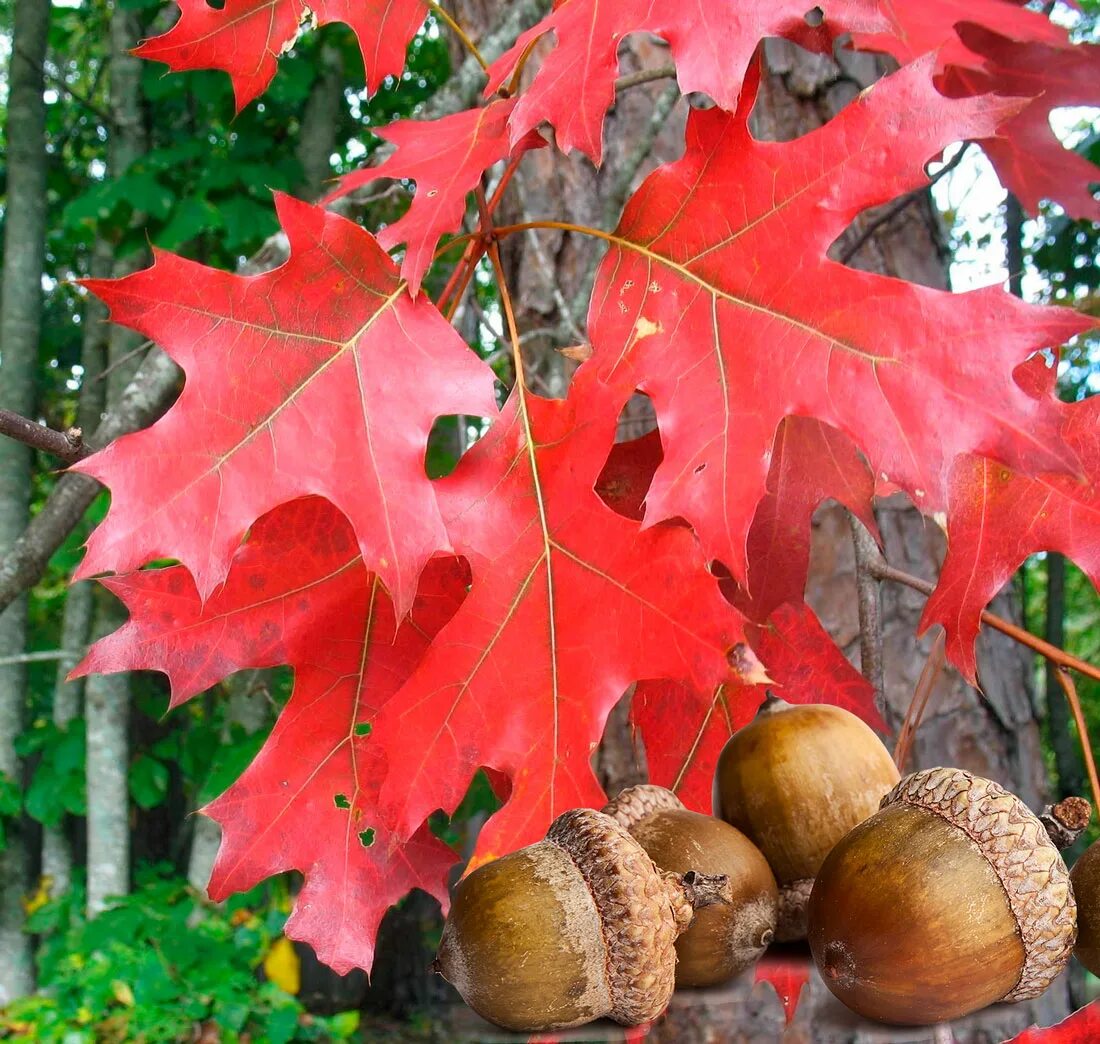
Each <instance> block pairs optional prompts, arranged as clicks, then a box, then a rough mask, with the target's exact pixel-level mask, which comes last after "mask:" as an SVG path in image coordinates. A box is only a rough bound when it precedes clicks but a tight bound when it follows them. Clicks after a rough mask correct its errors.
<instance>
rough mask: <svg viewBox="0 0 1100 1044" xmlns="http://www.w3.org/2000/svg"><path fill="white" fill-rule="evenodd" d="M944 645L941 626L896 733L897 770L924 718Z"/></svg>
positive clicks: (903, 764)
mask: <svg viewBox="0 0 1100 1044" xmlns="http://www.w3.org/2000/svg"><path fill="white" fill-rule="evenodd" d="M945 645H946V639H945V634H944V631H943V628H940V629H939V634H937V635H936V643H935V645H933V646H932V651H931V652H930V653H929V654H928V659H927V660H925V661H924V667H923V668H922V669H921V672H920V678H919V679H918V680H917V687H916V689H914V690H913V699H912V701H911V702H910V704H909V710H908V711H907V712H906V714H905V721H904V722H902V726H901V731H900V732H899V733H898V742H897V745H896V746H895V747H894V764H895V765H897V767H898V771H899V772H902V773H904V772H905V763H906V762H907V761H908V760H909V752H910V751H911V750H912V748H913V737H914V736H915V735H916V734H917V729H919V728H920V726H921V722H922V721H923V720H924V715H925V712H926V711H927V710H928V705H929V702H930V701H931V698H932V693H933V692H935V691H936V682H937V681H938V680H939V676H940V672H941V671H942V670H943V666H944V663H945V662H946V657H945V656H944V647H945Z"/></svg>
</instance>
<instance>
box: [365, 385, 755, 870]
mask: <svg viewBox="0 0 1100 1044" xmlns="http://www.w3.org/2000/svg"><path fill="white" fill-rule="evenodd" d="M590 376H591V375H586V374H585V372H584V370H583V369H582V370H581V371H579V372H578V374H577V376H576V377H575V378H574V380H573V384H572V387H571V388H570V394H569V398H568V399H566V400H549V399H541V398H536V397H532V396H530V395H529V394H528V393H523V392H513V395H512V398H511V399H510V400H509V402H508V404H507V405H506V407H505V409H504V411H503V415H502V416H501V418H500V419H499V420H498V421H497V422H496V423H495V424H494V425H493V427H492V428H491V429H490V430H489V433H488V434H487V435H486V436H485V437H484V438H483V439H482V440H481V441H480V442H478V443H477V444H476V445H475V446H474V448H473V449H472V450H471V451H470V452H469V453H468V454H467V455H466V456H465V457H463V458H462V460H461V461H460V462H459V465H458V468H457V469H456V470H455V472H454V474H453V475H451V476H450V477H449V478H447V479H444V480H442V481H441V482H440V483H439V496H440V503H441V505H442V506H443V508H444V511H445V513H446V515H447V519H448V529H449V532H450V533H451V537H452V540H453V541H454V545H455V548H456V550H457V551H458V553H460V554H462V555H465V556H466V557H467V558H468V560H469V561H470V564H471V568H472V572H473V588H472V590H471V593H470V595H469V596H468V598H467V600H466V602H464V603H463V607H462V609H461V610H460V611H459V612H458V613H457V614H456V616H455V618H454V619H453V620H452V621H451V622H450V624H448V625H447V626H446V627H444V628H443V630H442V631H441V632H440V634H439V636H438V637H437V638H436V640H435V642H434V643H433V644H432V648H431V650H430V651H429V652H428V654H427V656H426V657H425V658H424V660H423V662H422V663H421V665H420V667H419V668H418V669H417V671H416V672H415V673H414V674H413V676H412V677H411V678H410V679H409V681H408V683H407V684H406V685H405V687H404V688H403V689H402V691H401V692H400V693H399V694H398V696H397V697H396V698H395V700H394V701H393V703H392V704H391V705H390V707H389V708H388V709H387V710H386V711H384V712H383V715H382V717H381V718H379V721H378V725H377V729H376V731H375V736H376V738H377V740H378V742H379V743H380V745H382V746H384V747H385V749H386V750H387V752H388V754H389V761H390V766H391V768H390V775H389V777H388V779H387V781H386V784H385V786H384V788H383V791H382V806H383V810H384V813H385V814H387V815H388V816H389V819H390V821H392V822H393V823H394V825H395V826H396V827H397V828H398V830H400V831H401V832H403V833H404V832H407V831H409V830H411V829H413V828H415V827H416V825H417V824H418V822H422V821H423V819H424V817H425V816H426V815H427V814H428V813H430V812H431V811H432V810H433V809H436V808H439V807H442V808H443V809H444V810H445V811H450V810H451V809H453V808H454V807H455V806H456V805H457V804H458V802H459V801H460V799H461V798H462V795H463V793H464V792H465V790H466V786H467V783H468V781H469V779H470V777H471V776H472V775H473V773H474V771H475V770H476V769H477V768H478V767H479V766H482V765H487V766H490V767H491V768H493V769H495V770H497V771H498V772H502V773H505V774H506V775H507V776H508V777H509V778H510V779H511V781H512V792H511V797H510V800H509V801H508V803H507V804H506V805H505V806H504V808H503V809H502V810H501V811H500V812H499V813H497V815H495V816H494V817H493V818H492V819H490V820H489V822H488V823H487V824H486V827H485V828H484V829H483V830H482V833H481V837H480V838H479V841H478V851H477V853H476V854H475V862H480V861H484V860H486V859H489V858H491V857H493V856H496V855H499V854H501V853H502V852H505V851H509V850H511V849H513V848H516V847H519V846H521V845H523V844H526V843H528V842H531V841H534V840H537V839H538V838H541V837H542V836H543V833H544V831H545V829H546V827H547V826H548V825H549V823H550V821H551V820H552V819H553V817H554V816H555V815H557V814H558V813H559V812H561V811H562V810H564V809H567V808H573V807H577V806H582V805H589V806H592V805H595V806H598V805H599V804H600V803H601V802H602V801H603V800H604V797H603V793H602V791H601V790H600V786H599V784H598V782H597V781H596V777H595V775H594V774H593V772H592V766H591V756H592V752H593V750H594V749H595V747H596V745H597V743H598V742H599V740H600V736H601V735H602V732H603V727H604V723H605V720H606V718H607V715H608V713H609V712H610V710H611V708H612V707H613V706H614V704H615V702H616V701H617V700H618V699H619V698H620V697H621V696H622V694H623V692H624V691H625V690H626V689H627V687H628V686H629V685H630V684H631V683H632V682H634V681H636V680H637V679H639V678H652V677H670V678H676V679H678V680H682V681H684V682H687V683H689V684H691V685H693V686H696V687H698V688H700V689H702V690H709V689H710V688H711V687H712V686H713V685H715V684H716V683H717V682H718V681H719V680H720V679H721V678H723V677H725V676H726V675H727V674H728V673H729V664H728V662H727V658H726V657H727V652H728V651H729V650H730V649H731V648H732V647H733V646H734V645H735V643H737V642H738V641H739V640H740V639H741V626H740V616H739V615H738V614H737V613H736V612H735V611H734V610H733V609H732V608H731V607H730V606H729V605H727V604H726V603H725V602H724V600H723V599H722V598H721V595H720V594H719V592H718V587H717V584H716V583H715V581H714V578H713V577H712V576H711V575H710V574H709V573H708V572H707V570H706V568H705V565H704V562H703V559H702V558H701V557H700V555H699V550H698V546H697V545H696V544H695V541H694V537H693V536H692V534H691V532H690V531H689V530H688V529H687V528H686V527H683V526H661V527H654V528H652V529H650V530H648V531H645V532H642V531H640V527H639V525H638V523H636V522H632V521H630V520H628V519H625V518H623V517H622V516H621V515H618V514H616V513H615V512H613V511H612V510H611V509H610V508H608V507H607V506H606V505H605V504H604V503H603V502H602V501H601V500H600V499H599V497H598V496H597V495H596V493H595V492H594V491H593V485H594V483H595V481H596V477H597V475H598V473H599V469H600V464H601V462H602V461H603V460H604V459H606V456H607V453H608V450H609V449H610V446H611V442H612V439H613V437H614V431H615V419H616V417H617V415H618V408H617V407H618V406H621V404H622V403H621V401H618V400H616V401H615V402H614V403H608V402H607V401H601V399H600V397H601V396H603V398H604V400H606V390H605V389H604V388H603V387H602V386H601V385H598V384H597V383H596V382H594V381H592V380H591V379H590Z"/></svg>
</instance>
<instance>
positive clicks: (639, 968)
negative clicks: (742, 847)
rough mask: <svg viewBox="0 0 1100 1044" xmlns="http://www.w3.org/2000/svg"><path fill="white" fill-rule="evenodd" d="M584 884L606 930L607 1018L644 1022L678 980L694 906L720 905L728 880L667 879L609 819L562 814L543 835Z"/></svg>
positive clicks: (588, 813)
mask: <svg viewBox="0 0 1100 1044" xmlns="http://www.w3.org/2000/svg"><path fill="white" fill-rule="evenodd" d="M546 840H547V841H549V842H550V843H551V844H554V845H557V846H558V847H559V848H561V849H563V850H564V851H565V852H566V854H567V855H568V856H569V857H570V858H571V859H572V860H573V862H574V864H576V867H577V869H578V870H579V871H580V873H581V876H582V877H584V880H585V883H586V884H587V885H588V889H589V891H590V892H591V893H592V898H593V900H594V901H595V904H596V909H597V911H598V912H599V915H600V921H601V923H602V925H603V933H604V942H605V944H606V946H607V974H608V980H609V985H610V991H611V1004H612V1007H611V1011H610V1013H609V1014H610V1016H611V1018H613V1019H615V1020H616V1021H617V1022H622V1023H625V1024H626V1025H631V1026H633V1025H638V1024H640V1023H643V1022H649V1021H650V1020H652V1019H655V1018H656V1017H657V1016H658V1015H660V1014H661V1012H663V1011H664V1010H665V1008H666V1007H667V1006H668V1002H669V999H670V998H671V997H672V990H673V986H674V983H675V975H676V949H675V943H676V939H677V937H678V936H679V935H680V933H681V932H682V931H683V930H684V929H685V928H686V927H687V926H688V925H689V924H690V923H691V918H692V913H693V911H694V909H695V907H698V906H704V905H708V904H709V903H711V902H716V901H721V898H722V891H723V888H724V887H725V888H728V881H727V880H726V878H718V877H709V876H708V875H704V874H685V875H683V876H681V875H680V874H668V873H663V872H662V871H660V870H658V869H657V867H656V866H654V864H653V860H652V859H650V858H649V856H648V855H646V852H645V849H644V848H642V846H641V845H640V844H638V842H637V841H635V840H634V838H632V837H631V836H630V834H628V833H627V832H626V830H625V829H623V828H622V827H621V826H619V824H618V823H616V822H615V820H614V819H612V818H611V817H610V816H608V815H604V813H602V812H596V811H594V810H592V809H589V808H575V809H572V810H570V811H569V812H563V813H562V814H561V815H560V816H558V818H557V819H555V820H554V822H553V823H551V824H550V829H549V830H548V831H547V832H546Z"/></svg>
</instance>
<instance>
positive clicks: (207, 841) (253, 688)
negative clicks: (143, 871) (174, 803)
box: [187, 670, 269, 895]
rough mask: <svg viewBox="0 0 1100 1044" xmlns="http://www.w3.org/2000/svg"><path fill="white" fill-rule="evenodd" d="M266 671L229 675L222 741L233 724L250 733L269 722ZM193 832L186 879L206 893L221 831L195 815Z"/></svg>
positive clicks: (205, 818) (228, 734)
mask: <svg viewBox="0 0 1100 1044" xmlns="http://www.w3.org/2000/svg"><path fill="white" fill-rule="evenodd" d="M266 674H267V672H266V671H262V670H252V671H242V672H240V673H239V674H234V675H233V676H232V677H231V678H228V679H226V682H225V686H224V687H225V688H226V689H227V690H228V692H229V706H228V707H227V708H226V714H225V726H224V728H223V729H222V742H223V743H228V742H230V739H231V736H232V732H231V730H232V728H233V726H234V725H240V726H242V727H243V729H244V731H245V732H246V733H248V734H249V735H251V734H252V733H254V732H257V731H258V730H259V729H261V728H263V726H264V725H265V724H266V723H267V720H268V707H269V704H268V701H267V700H265V699H264V697H263V695H262V694H261V690H262V689H263V687H264V681H263V679H264V677H265V676H266ZM193 819H194V823H195V826H194V832H193V833H192V835H191V851H190V854H189V855H188V859H187V881H188V883H189V884H190V885H191V887H192V888H194V889H195V890H196V891H198V892H201V893H203V894H204V895H205V894H206V886H207V884H209V882H210V871H211V870H213V869H214V859H215V858H216V857H217V854H218V846H219V845H220V844H221V838H222V832H221V827H219V826H218V824H217V823H216V822H214V820H213V819H211V818H210V817H209V816H200V815H196V816H194V817H193Z"/></svg>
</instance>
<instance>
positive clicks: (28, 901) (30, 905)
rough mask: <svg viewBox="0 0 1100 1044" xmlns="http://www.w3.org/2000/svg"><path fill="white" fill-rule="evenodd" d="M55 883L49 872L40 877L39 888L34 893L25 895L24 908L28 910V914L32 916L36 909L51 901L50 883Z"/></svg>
mask: <svg viewBox="0 0 1100 1044" xmlns="http://www.w3.org/2000/svg"><path fill="white" fill-rule="evenodd" d="M52 884H53V878H52V877H50V876H49V875H48V874H47V875H45V876H43V877H40V878H39V879H38V888H37V889H36V890H35V892H34V894H33V895H26V896H24V897H23V909H24V910H25V911H26V913H27V916H28V917H30V915H31V914H32V913H34V911H35V910H40V909H41V908H42V907H43V906H45V905H46V903H48V902H49V901H50V885H52Z"/></svg>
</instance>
